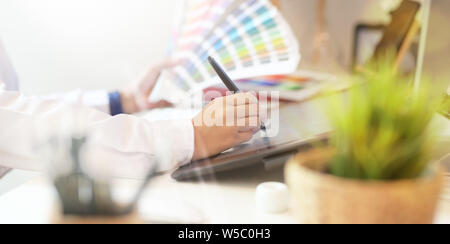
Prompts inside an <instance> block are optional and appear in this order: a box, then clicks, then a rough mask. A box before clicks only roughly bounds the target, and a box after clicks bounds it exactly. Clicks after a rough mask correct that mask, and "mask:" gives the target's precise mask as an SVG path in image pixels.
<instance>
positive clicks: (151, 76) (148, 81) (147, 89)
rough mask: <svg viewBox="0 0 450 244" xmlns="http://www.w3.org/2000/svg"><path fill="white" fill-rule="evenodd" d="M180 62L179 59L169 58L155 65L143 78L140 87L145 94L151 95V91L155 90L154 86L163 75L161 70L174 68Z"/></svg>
mask: <svg viewBox="0 0 450 244" xmlns="http://www.w3.org/2000/svg"><path fill="white" fill-rule="evenodd" d="M179 63H180V61H178V60H172V59H168V60H165V61H163V62H160V63H159V64H156V65H153V66H152V67H151V68H150V69H148V71H147V73H146V74H145V75H144V77H143V78H142V79H141V82H140V86H139V89H140V90H141V91H142V92H143V93H144V95H146V96H150V93H151V92H152V91H153V88H154V87H155V85H156V82H157V81H158V79H159V76H160V75H161V72H162V71H163V70H166V69H170V68H173V67H175V66H177V65H178V64H179Z"/></svg>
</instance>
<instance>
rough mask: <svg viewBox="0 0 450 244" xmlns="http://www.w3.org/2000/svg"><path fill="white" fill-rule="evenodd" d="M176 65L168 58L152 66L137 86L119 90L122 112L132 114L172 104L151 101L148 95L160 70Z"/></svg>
mask: <svg viewBox="0 0 450 244" xmlns="http://www.w3.org/2000/svg"><path fill="white" fill-rule="evenodd" d="M176 65H177V62H174V61H170V60H169V61H164V62H161V63H160V64H157V65H155V66H152V67H151V68H150V69H149V70H148V71H147V73H146V74H145V75H144V76H143V77H142V79H141V81H140V82H139V85H138V86H137V87H134V88H132V89H129V90H123V91H121V92H120V97H121V101H122V107H123V110H124V113H126V114H134V113H139V112H142V111H145V110H151V109H155V108H164V107H170V106H172V104H171V103H169V102H167V101H164V100H162V101H158V102H155V103H152V102H150V101H149V97H150V95H151V94H152V92H153V89H154V88H155V85H156V82H157V81H158V78H159V76H160V75H161V72H162V71H163V70H165V69H169V68H172V67H174V66H176Z"/></svg>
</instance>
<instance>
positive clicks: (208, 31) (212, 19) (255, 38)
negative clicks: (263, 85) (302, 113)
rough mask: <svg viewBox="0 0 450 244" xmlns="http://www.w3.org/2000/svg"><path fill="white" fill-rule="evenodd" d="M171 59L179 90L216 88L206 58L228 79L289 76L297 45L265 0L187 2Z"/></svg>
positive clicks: (173, 78) (296, 59)
mask: <svg viewBox="0 0 450 244" xmlns="http://www.w3.org/2000/svg"><path fill="white" fill-rule="evenodd" d="M184 11H185V12H184V15H183V17H182V18H181V19H180V21H179V22H180V23H181V24H180V25H179V28H178V31H177V33H176V34H175V41H174V43H173V45H172V52H171V56H172V57H174V58H176V59H179V60H181V63H180V65H179V66H177V67H175V68H174V69H173V70H171V71H170V72H169V75H170V80H171V81H174V82H175V83H176V86H177V87H179V88H181V89H182V90H183V91H185V92H187V93H188V94H189V93H196V92H198V91H201V90H203V89H205V88H208V87H211V86H214V85H217V84H220V80H219V79H218V77H217V75H216V73H215V72H214V71H213V69H212V67H211V66H210V65H209V63H208V61H207V58H208V56H212V57H214V58H215V59H216V60H217V61H218V62H220V63H221V64H222V65H223V66H224V68H225V69H226V71H227V72H228V74H229V75H230V77H231V78H232V79H242V78H249V77H255V76H263V75H271V74H286V73H291V72H294V71H295V70H296V68H297V66H298V63H299V61H300V54H299V47H298V42H297V40H296V39H295V37H294V35H293V33H292V31H291V29H290V27H289V25H288V24H287V23H286V21H285V20H284V19H283V17H282V16H281V14H280V13H279V12H278V10H277V9H276V8H275V7H274V6H273V5H272V4H271V3H270V1H268V0H234V1H233V0H186V1H185V5H184Z"/></svg>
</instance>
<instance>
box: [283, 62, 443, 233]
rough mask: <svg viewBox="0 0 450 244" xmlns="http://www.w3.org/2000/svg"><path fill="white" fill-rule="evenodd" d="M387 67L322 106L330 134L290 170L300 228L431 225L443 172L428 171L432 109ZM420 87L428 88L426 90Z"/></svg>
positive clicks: (425, 94)
mask: <svg viewBox="0 0 450 244" xmlns="http://www.w3.org/2000/svg"><path fill="white" fill-rule="evenodd" d="M390 67H393V66H391V65H390V62H384V63H379V65H374V66H372V67H371V68H370V69H369V70H370V71H369V72H366V73H364V74H363V75H360V76H359V77H357V78H356V80H357V81H355V82H357V84H356V85H355V86H354V87H353V88H352V89H351V90H350V91H349V92H348V93H347V94H345V95H342V94H341V95H333V96H332V97H330V99H328V100H327V102H326V111H327V114H329V118H330V124H331V126H332V127H333V129H334V131H333V133H332V134H331V135H330V140H329V142H328V143H327V145H325V146H320V147H315V148H313V149H311V150H309V151H306V152H300V153H299V154H298V155H296V156H294V157H293V158H292V159H291V160H290V161H289V162H288V164H287V166H286V170H285V174H286V181H287V183H288V185H289V188H290V190H291V192H292V199H293V206H292V207H293V211H294V213H295V214H296V216H297V217H298V219H299V221H301V222H302V223H322V224H332V223H340V224H356V223H365V224H380V223H388V224H397V223H405V224H412V223H432V222H433V220H434V215H435V211H436V206H437V203H438V199H439V195H440V192H441V189H442V185H443V181H444V171H443V170H442V169H441V168H440V166H439V164H438V163H431V162H430V158H431V155H430V154H431V150H432V147H433V146H434V144H435V143H434V138H435V136H434V133H433V130H432V129H433V128H431V127H432V126H429V125H430V122H431V120H432V117H433V116H434V114H435V112H436V110H437V107H438V106H435V105H436V104H437V103H435V102H433V101H432V100H433V99H431V95H430V94H431V93H430V92H429V89H427V88H426V87H422V88H421V89H420V91H413V88H412V85H410V82H408V81H409V79H407V78H405V77H402V76H400V75H398V74H397V73H396V72H395V71H394V70H393V69H391V68H390ZM424 84H425V82H424Z"/></svg>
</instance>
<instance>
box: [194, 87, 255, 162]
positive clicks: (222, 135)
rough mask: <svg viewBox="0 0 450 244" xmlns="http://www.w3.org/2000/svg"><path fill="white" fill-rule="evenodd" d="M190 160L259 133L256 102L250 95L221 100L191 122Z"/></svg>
mask: <svg viewBox="0 0 450 244" xmlns="http://www.w3.org/2000/svg"><path fill="white" fill-rule="evenodd" d="M192 122H193V124H194V137H195V148H194V156H193V160H198V159H203V158H207V157H210V156H213V155H216V154H218V153H221V152H223V151H225V150H227V149H229V148H232V147H234V146H236V145H239V144H241V143H244V142H247V141H249V140H250V139H252V137H253V135H254V134H255V133H256V132H258V131H259V129H260V126H261V121H260V117H259V109H258V99H257V98H256V97H255V96H254V95H253V94H251V93H240V94H236V95H232V96H228V97H222V98H218V99H216V100H214V101H213V102H211V103H210V104H209V105H208V106H207V107H206V108H205V109H204V110H203V111H202V112H201V113H200V114H199V115H197V116H196V117H195V118H194V119H193V121H192Z"/></svg>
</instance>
